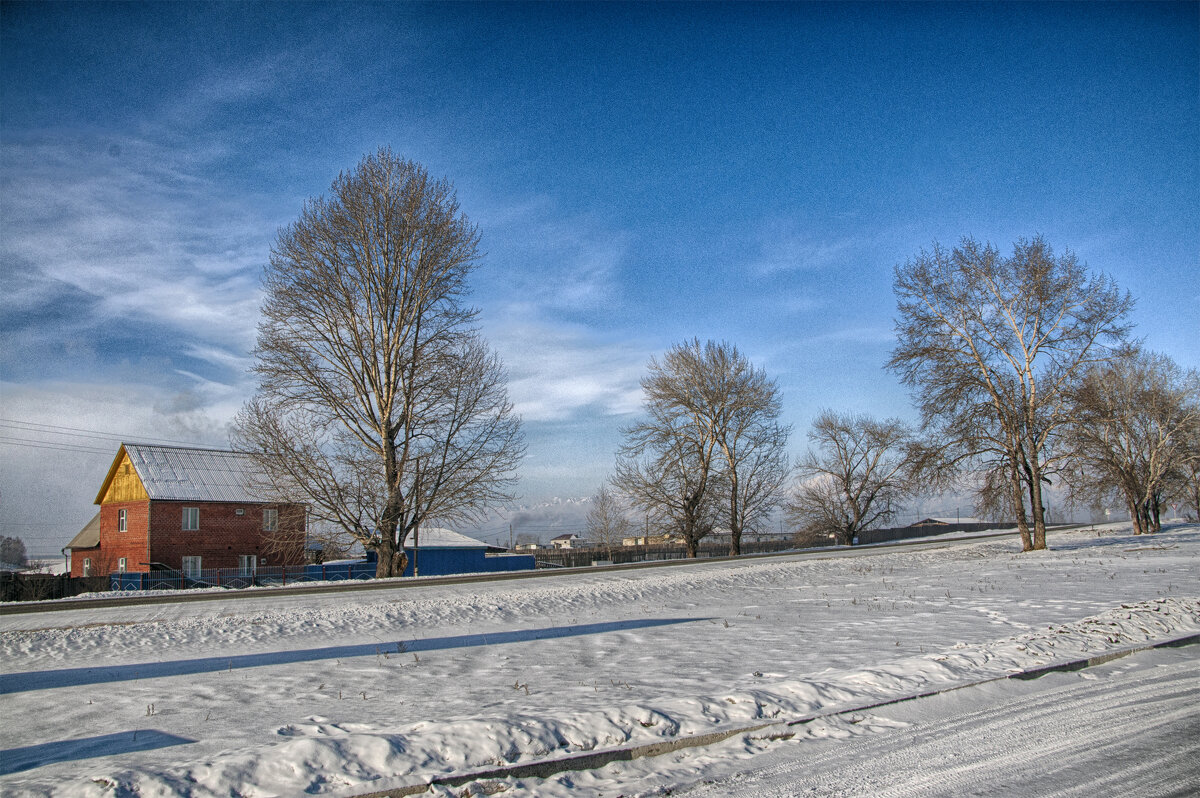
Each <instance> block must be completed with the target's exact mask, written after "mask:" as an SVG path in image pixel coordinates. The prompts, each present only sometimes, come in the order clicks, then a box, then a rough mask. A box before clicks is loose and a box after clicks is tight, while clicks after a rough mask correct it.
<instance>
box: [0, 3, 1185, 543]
mask: <svg viewBox="0 0 1200 798" xmlns="http://www.w3.org/2000/svg"><path fill="white" fill-rule="evenodd" d="M1198 11H1200V6H1198V5H1197V4H1195V3H1176V4H1167V3H1161V4H1147V5H1119V4H1034V5H1022V4H1000V5H987V4H969V5H968V4H961V5H937V4H917V5H901V4H887V5H856V4H841V3H821V4H812V5H808V4H777V5H754V4H738V5H724V4H703V5H693V4H682V3H680V4H653V5H621V4H597V5H590V4H536V5H514V4H488V5H467V4H457V3H455V4H435V5H416V4H381V5H368V4H338V5H329V4H298V3H297V4H268V5H248V4H233V3H222V4H216V5H202V4H183V3H162V4H153V5H119V4H110V3H95V4H79V5H75V4H66V3H53V4H48V3H35V4H18V3H5V4H4V5H3V7H2V8H0V26H2V41H0V45H2V47H0V59H2V65H3V76H2V77H0V87H2V92H3V94H2V98H0V99H2V103H0V109H2V110H0V186H2V199H0V202H2V207H0V209H2V211H3V213H2V216H0V224H2V233H3V235H2V241H0V263H2V265H3V275H2V279H3V291H2V292H0V294H2V295H0V330H2V331H3V336H4V344H5V345H4V346H3V348H2V351H0V390H2V396H0V401H2V404H3V407H2V409H0V417H2V418H3V419H5V421H4V422H0V423H4V424H6V426H2V427H0V444H2V445H3V448H2V449H0V454H2V457H0V460H2V461H3V462H2V465H0V528H2V530H0V531H2V533H3V534H21V535H22V536H23V537H25V538H26V540H27V541H31V548H35V549H37V550H43V549H45V550H55V549H57V548H58V547H59V546H61V545H62V544H63V543H65V542H66V539H67V538H69V537H70V536H71V534H73V532H74V531H77V530H78V529H79V527H80V526H82V524H83V523H85V522H86V521H87V519H88V518H90V516H91V514H92V513H93V512H94V508H93V506H92V504H91V502H92V500H93V499H94V497H95V491H96V489H97V488H98V486H99V483H100V481H101V480H102V478H103V475H104V472H105V469H106V468H107V465H108V462H109V460H110V459H111V457H112V454H113V453H115V449H116V444H115V441H116V440H119V439H120V438H122V437H127V438H132V437H135V436H137V437H144V438H155V439H162V440H172V441H180V442H191V443H200V444H208V445H224V444H225V443H226V442H227V431H226V425H227V423H228V421H229V419H230V418H231V416H232V414H233V413H234V412H236V410H237V408H238V407H239V406H240V405H241V404H242V402H244V401H245V399H246V398H247V397H248V396H249V395H250V393H251V392H252V390H253V382H252V380H251V379H250V377H249V375H248V373H247V369H248V367H249V365H250V362H251V361H250V359H249V351H250V349H251V348H252V347H253V344H254V331H255V325H256V323H257V319H258V305H259V301H260V298H261V297H260V294H259V274H260V269H261V267H262V265H263V264H264V263H265V262H266V260H267V257H268V252H269V249H270V246H271V242H272V240H273V237H274V235H275V232H276V230H278V228H279V227H280V226H282V225H285V224H287V223H289V222H290V221H292V220H293V219H294V218H295V217H296V215H297V213H298V212H299V209H300V207H301V204H302V203H303V201H304V200H305V199H306V198H307V197H311V196H316V195H318V194H321V193H323V192H325V191H327V189H328V188H329V185H330V182H331V181H332V180H333V178H334V177H335V176H336V175H337V173H338V172H339V171H341V170H345V169H350V168H352V167H353V166H354V165H355V164H356V163H357V162H358V161H359V159H360V158H361V157H362V156H363V155H364V154H365V153H367V152H371V151H374V150H375V149H376V148H378V147H379V146H381V145H385V144H386V145H390V146H391V147H392V148H393V149H394V150H395V151H397V152H398V153H401V154H403V155H404V156H406V157H409V158H412V159H414V160H417V161H419V162H421V163H422V164H424V165H425V166H426V167H427V168H428V169H429V170H430V172H432V173H433V174H434V175H437V176H445V177H447V178H449V179H450V180H451V181H452V182H453V183H454V184H455V186H456V188H457V190H458V195H459V200H460V202H461V204H462V208H463V210H464V211H465V212H466V213H467V215H468V216H469V217H470V218H471V219H472V220H473V221H475V222H476V223H477V224H478V225H479V227H480V230H481V233H482V236H483V249H484V250H485V251H486V253H487V257H486V259H485V262H484V265H483V267H482V268H481V269H480V271H479V272H478V273H477V275H476V279H475V281H474V286H475V291H474V297H473V300H474V302H475V303H476V304H477V306H478V307H479V308H480V310H481V318H482V323H483V330H484V334H485V335H486V337H487V338H488V339H489V340H490V341H491V342H492V344H493V345H494V346H495V347H496V348H497V349H498V350H499V351H500V353H501V355H502V356H503V358H504V360H505V362H506V364H507V366H508V368H509V370H510V376H511V379H510V392H511V394H512V396H513V398H514V400H515V402H516V404H517V407H518V410H519V412H520V413H521V414H522V416H523V417H524V419H525V426H526V434H527V437H528V441H529V457H528V458H527V460H526V462H525V465H524V467H523V469H522V474H523V485H522V493H523V496H524V500H525V501H526V502H535V501H539V500H541V499H544V498H547V497H551V496H585V495H590V494H591V493H592V492H594V491H595V489H596V487H597V486H598V485H599V483H600V481H601V480H602V479H603V477H604V475H605V474H606V473H607V472H608V470H609V469H610V468H611V466H612V461H613V452H614V450H615V449H616V447H617V446H618V445H619V443H620V440H621V436H620V428H621V426H622V425H623V424H627V423H629V421H631V420H632V418H633V417H634V414H636V412H637V410H638V406H639V402H640V396H639V392H638V379H639V378H640V377H641V375H642V373H643V371H644V368H645V364H646V362H647V360H648V359H649V358H650V357H651V356H652V355H655V354H659V353H661V352H662V351H663V350H664V349H666V348H667V347H668V346H670V345H671V344H673V343H677V342H680V341H683V340H685V339H687V338H690V337H692V336H697V337H699V338H701V339H707V338H713V339H719V340H728V341H731V342H733V343H735V344H736V345H737V346H738V347H739V348H740V349H742V350H743V351H744V352H746V353H747V354H748V355H749V356H750V357H751V358H752V359H754V360H755V362H757V363H758V364H760V365H761V366H762V367H763V368H765V369H766V370H767V371H768V373H770V374H771V375H772V376H774V377H776V378H777V379H778V380H779V383H780V385H781V387H782V388H783V392H784V398H785V414H786V420H787V421H788V422H790V423H792V424H794V425H795V432H794V434H793V445H792V448H793V450H794V451H795V452H796V453H799V452H800V451H801V450H802V449H803V448H804V446H805V441H804V434H805V432H806V430H807V428H808V425H809V424H810V422H811V420H812V419H813V417H814V416H815V415H816V413H817V412H818V411H819V410H820V409H822V408H824V407H833V408H837V409H843V410H852V411H861V412H868V413H872V414H875V415H879V416H886V415H900V416H902V417H906V418H912V417H913V412H912V410H911V406H910V403H909V400H908V396H907V394H906V393H905V391H904V390H903V389H902V388H901V386H900V385H899V384H898V382H897V380H896V379H895V377H894V376H892V375H891V374H888V373H886V372H884V371H883V370H882V368H881V367H882V364H883V363H884V361H885V360H886V359H887V356H888V353H889V351H890V349H891V346H892V344H893V336H892V323H893V314H894V299H893V296H892V292H891V279H892V269H893V267H894V266H896V265H897V264H899V263H902V262H903V261H905V260H906V259H907V258H909V257H911V256H912V255H914V254H915V253H916V252H917V251H918V250H920V249H921V248H922V247H928V246H929V245H930V244H931V243H932V242H933V241H941V242H943V243H948V244H953V243H955V242H956V241H957V240H958V239H959V238H960V237H961V236H964V235H972V236H974V237H976V238H979V239H982V240H988V241H992V242H994V243H996V244H997V245H998V246H1000V247H1001V249H1004V250H1007V249H1008V248H1009V247H1010V246H1011V243H1012V241H1014V240H1015V239H1016V238H1018V237H1021V236H1032V235H1035V234H1038V233H1040V234H1042V235H1044V236H1045V237H1046V238H1047V239H1048V240H1049V241H1050V242H1051V243H1052V244H1053V245H1054V246H1055V247H1056V248H1059V249H1062V248H1070V249H1072V250H1073V251H1074V252H1075V253H1076V254H1077V255H1078V256H1079V257H1080V258H1081V259H1082V260H1084V261H1085V262H1087V263H1088V264H1089V265H1090V266H1091V267H1092V268H1094V269H1097V270H1102V271H1106V272H1108V273H1110V274H1112V275H1113V276H1114V277H1115V278H1116V279H1117V281H1118V283H1119V284H1120V285H1121V286H1122V287H1124V288H1127V289H1129V290H1130V291H1132V293H1133V294H1134V295H1135V297H1137V300H1138V306H1137V310H1136V312H1135V314H1134V320H1135V321H1136V322H1137V324H1138V328H1137V332H1138V334H1139V335H1141V336H1143V337H1144V338H1145V339H1146V341H1147V344H1148V345H1149V346H1150V347H1151V348H1154V349H1157V350H1160V351H1163V352H1166V353H1167V354H1169V355H1171V356H1172V357H1174V358H1175V359H1176V361H1178V362H1179V363H1180V364H1181V365H1184V366H1188V367H1197V366H1200V349H1198V347H1197V343H1196V338H1197V332H1198V331H1200V310H1198V308H1200V279H1198V278H1197V274H1200V221H1198V220H1200V189H1198V188H1197V187H1198V186H1200V78H1198V76H1200V23H1198V19H1200V13H1198ZM12 422H16V423H15V424H14V423H12ZM34 425H39V426H34ZM47 425H53V427H55V428H51V427H50V426H47ZM64 427H65V428H69V429H56V428H64ZM48 446H49V447H50V448H48ZM47 514H49V516H50V517H49V518H47Z"/></svg>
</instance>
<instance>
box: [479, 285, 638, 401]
mask: <svg viewBox="0 0 1200 798" xmlns="http://www.w3.org/2000/svg"><path fill="white" fill-rule="evenodd" d="M489 336H490V338H491V340H492V343H493V345H495V347H496V348H497V350H498V351H499V352H500V354H501V356H502V357H503V359H504V362H505V363H506V364H507V365H508V367H509V383H508V387H509V394H510V396H511V397H512V400H513V403H514V405H515V406H516V409H517V412H518V413H519V414H520V415H521V417H522V418H523V419H525V420H526V421H532V422H538V421H562V420H565V419H569V418H572V417H574V416H576V415H579V414H581V413H589V412H590V413H597V414H601V415H627V414H630V413H636V412H637V411H638V409H639V408H640V406H641V401H642V393H641V387H640V385H639V381H640V379H641V377H642V374H643V372H644V371H645V365H646V359H647V357H648V355H647V353H646V350H645V349H643V348H641V347H638V346H636V345H635V344H633V343H631V342H621V341H618V342H611V341H605V340H603V338H602V337H601V336H599V335H597V334H595V333H593V332H591V331H589V330H587V329H586V328H583V327H580V326H578V325H562V324H550V323H547V322H546V321H545V320H543V319H540V318H538V317H537V316H536V312H535V309H534V308H532V307H529V306H514V307H511V308H509V309H508V312H507V314H506V318H505V319H504V320H503V321H502V322H501V323H499V324H498V325H495V326H494V327H489Z"/></svg>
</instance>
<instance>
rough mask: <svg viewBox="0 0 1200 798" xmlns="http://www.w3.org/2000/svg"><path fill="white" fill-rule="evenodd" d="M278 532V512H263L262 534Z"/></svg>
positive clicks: (273, 510) (272, 510)
mask: <svg viewBox="0 0 1200 798" xmlns="http://www.w3.org/2000/svg"><path fill="white" fill-rule="evenodd" d="M278 531H279V511H278V510H276V509H273V508H271V509H266V510H263V532H278Z"/></svg>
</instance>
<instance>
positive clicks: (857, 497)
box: [787, 410, 925, 546]
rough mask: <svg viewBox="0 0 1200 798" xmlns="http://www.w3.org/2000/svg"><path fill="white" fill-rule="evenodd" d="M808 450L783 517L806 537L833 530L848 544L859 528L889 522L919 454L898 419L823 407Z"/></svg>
mask: <svg viewBox="0 0 1200 798" xmlns="http://www.w3.org/2000/svg"><path fill="white" fill-rule="evenodd" d="M808 439H809V441H811V443H812V444H813V446H814V447H815V449H809V450H808V453H807V454H805V455H804V456H803V457H802V458H801V459H800V461H799V462H798V463H797V464H796V468H797V486H796V491H795V495H794V496H793V497H792V498H791V500H789V502H788V504H787V512H788V517H789V519H790V520H791V521H792V523H794V524H795V525H796V526H797V527H799V528H800V529H802V530H805V531H807V532H808V533H810V536H812V535H820V534H822V533H824V534H833V535H834V536H835V537H836V540H837V542H838V543H840V544H842V545H845V546H850V545H853V543H854V537H855V535H857V534H858V533H859V532H861V531H863V530H866V529H870V528H871V527H874V526H879V525H881V524H884V523H887V522H888V521H890V520H891V519H892V518H893V517H894V516H895V515H896V513H897V512H898V511H899V510H900V506H901V503H902V502H903V501H904V500H905V499H906V498H908V497H909V496H911V495H912V494H913V493H914V492H915V490H916V486H917V479H916V478H917V475H918V473H919V472H920V466H921V464H922V463H923V462H924V460H925V457H924V455H922V454H921V453H920V445H919V444H918V442H917V440H916V437H915V435H914V434H913V432H912V430H911V429H909V428H908V426H907V425H906V424H904V422H902V421H900V420H899V419H894V418H893V419H887V420H885V421H876V420H874V419H872V418H868V417H867V416H856V415H843V414H839V413H835V412H833V411H831V410H826V411H825V412H823V413H822V414H821V415H820V416H818V417H817V420H816V421H815V422H813V428H812V430H811V431H810V432H809V433H808Z"/></svg>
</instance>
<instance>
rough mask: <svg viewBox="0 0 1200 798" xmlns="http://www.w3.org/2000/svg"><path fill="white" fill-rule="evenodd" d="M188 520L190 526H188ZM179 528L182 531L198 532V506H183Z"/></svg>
mask: <svg viewBox="0 0 1200 798" xmlns="http://www.w3.org/2000/svg"><path fill="white" fill-rule="evenodd" d="M189 522H190V523H191V526H188V524H189ZM181 528H182V529H183V531H184V532H199V531H200V508H199V507H184V508H183V522H182V524H181Z"/></svg>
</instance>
